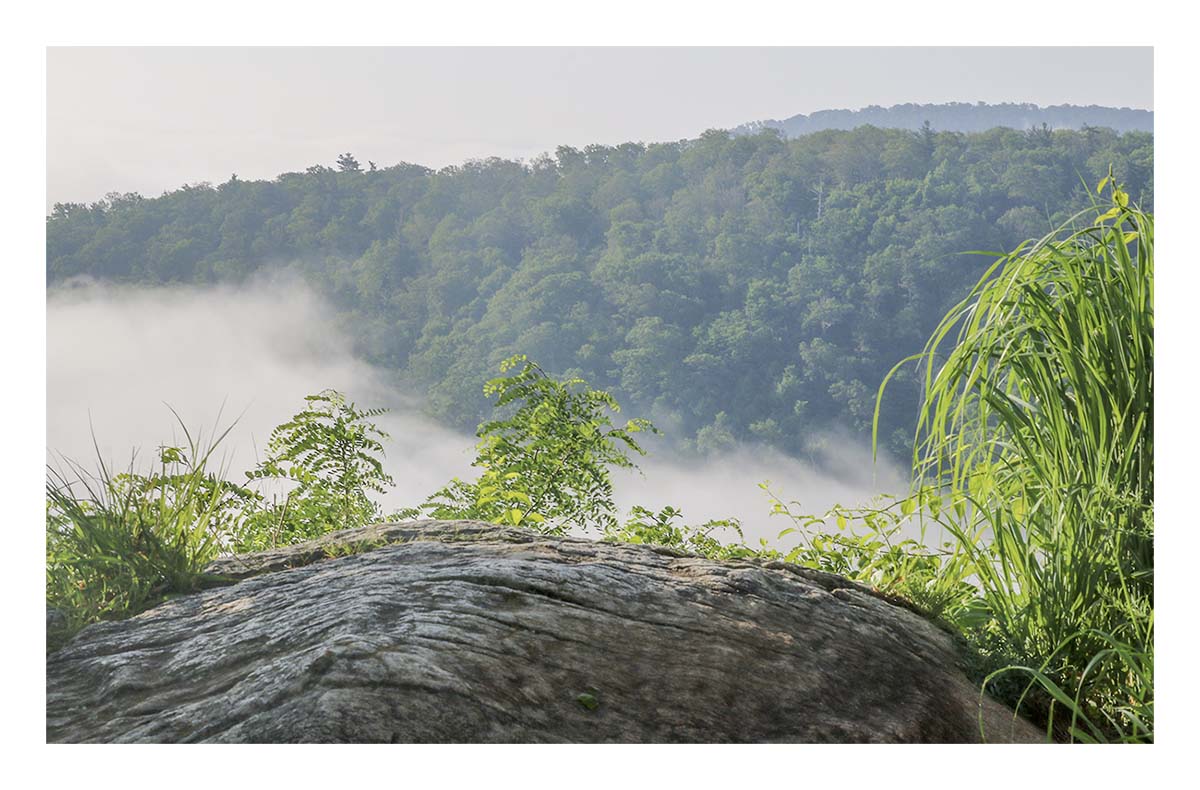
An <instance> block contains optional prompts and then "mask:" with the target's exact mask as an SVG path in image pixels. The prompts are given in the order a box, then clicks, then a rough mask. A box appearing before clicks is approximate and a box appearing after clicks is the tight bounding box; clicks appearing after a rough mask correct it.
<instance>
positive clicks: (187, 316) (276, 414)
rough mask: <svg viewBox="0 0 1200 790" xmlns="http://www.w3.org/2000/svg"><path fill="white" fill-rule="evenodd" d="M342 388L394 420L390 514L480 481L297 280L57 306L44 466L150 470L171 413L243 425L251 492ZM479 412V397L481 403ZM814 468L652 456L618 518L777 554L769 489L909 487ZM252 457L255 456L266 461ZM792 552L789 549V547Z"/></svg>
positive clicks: (78, 295)
mask: <svg viewBox="0 0 1200 790" xmlns="http://www.w3.org/2000/svg"><path fill="white" fill-rule="evenodd" d="M326 388H334V389H337V390H340V391H342V392H344V393H346V394H347V396H348V397H349V398H350V399H351V400H353V401H355V402H356V403H358V404H359V405H360V406H364V407H365V406H371V407H376V406H378V407H384V408H388V409H390V410H391V411H390V412H389V413H388V414H386V415H384V416H382V417H380V418H378V419H377V420H376V422H377V423H378V424H379V425H380V427H381V428H383V429H384V430H386V431H387V432H388V433H389V434H390V435H391V440H390V441H389V442H386V443H385V447H386V450H387V460H386V464H385V466H386V468H387V471H388V472H389V473H390V474H391V475H392V476H393V477H394V478H395V480H396V488H395V489H394V490H393V491H391V492H390V493H389V494H388V495H386V496H385V497H383V498H382V499H381V502H382V503H383V505H384V507H385V509H386V510H389V511H390V510H392V509H395V508H397V507H403V506H411V505H414V504H417V503H419V502H420V501H422V500H423V499H424V498H425V496H427V495H428V494H429V493H431V492H432V491H434V490H436V489H437V488H439V487H440V486H442V485H443V484H444V483H445V482H446V481H448V480H449V479H450V478H451V477H454V476H460V477H463V476H467V477H469V476H471V475H472V470H471V469H470V461H471V459H472V457H473V445H474V437H472V436H468V435H464V434H461V433H458V432H456V431H452V430H449V429H447V428H445V427H442V426H440V425H438V424H436V423H434V422H432V421H431V420H429V419H427V418H426V417H424V416H423V415H422V414H421V409H420V405H421V404H420V401H419V399H418V398H416V397H414V396H413V394H411V393H406V392H404V391H402V390H401V389H400V388H398V387H397V386H396V384H395V382H394V381H393V379H392V377H391V376H390V375H389V374H388V373H387V372H386V371H382V370H380V369H378V368H375V367H373V366H371V365H369V364H367V363H365V362H364V361H362V360H360V359H357V358H355V357H354V356H353V354H352V353H351V342H350V338H349V337H348V336H347V334H346V333H345V332H344V331H342V330H341V329H339V328H338V325H337V321H336V318H335V315H334V312H333V310H332V309H331V308H330V307H329V305H327V304H326V303H324V302H323V301H322V300H321V299H320V298H319V297H318V296H317V295H315V294H314V293H313V292H312V291H311V290H309V289H308V288H306V287H305V286H304V285H302V284H301V283H299V282H297V281H294V280H283V281H280V280H259V281H256V282H253V283H251V284H249V285H247V286H242V287H237V288H234V287H229V286H219V287H171V288H145V287H115V286H102V285H96V284H94V283H93V284H88V283H76V284H72V285H68V286H64V287H60V288H55V289H53V290H52V291H51V292H50V293H49V295H48V302H47V431H46V441H47V450H48V460H50V461H52V462H53V460H54V458H55V457H56V456H57V455H58V454H61V455H62V456H65V457H67V458H71V459H75V460H77V461H80V462H83V463H84V464H85V465H86V466H88V467H89V468H93V467H94V466H95V457H96V450H95V449H94V448H93V446H92V437H93V432H94V435H95V439H96V442H97V445H98V447H99V450H100V453H101V454H102V456H103V458H104V459H105V461H106V462H111V463H113V464H115V465H116V466H117V467H122V468H123V467H125V466H128V464H129V461H130V454H131V451H132V450H133V449H134V448H138V449H139V454H138V463H139V466H140V467H141V468H145V466H146V464H148V463H149V462H150V461H151V460H152V459H153V457H154V450H155V448H156V447H158V446H159V445H161V444H181V443H183V441H184V439H183V436H182V433H181V431H180V429H179V426H178V423H177V422H176V421H175V418H174V416H173V415H172V413H171V411H170V409H168V404H169V405H170V407H172V408H174V409H175V411H176V412H178V414H179V416H180V418H181V419H182V421H183V422H184V424H186V425H187V426H188V428H189V429H193V430H195V429H197V428H199V429H202V430H203V433H204V435H205V437H206V438H207V437H209V436H211V434H212V432H213V428H214V426H217V425H219V426H220V427H221V428H222V429H223V428H225V427H227V426H228V425H229V424H230V423H231V422H232V421H234V420H235V419H236V420H237V422H236V425H235V426H234V428H233V430H232V431H231V433H230V434H229V436H228V437H227V438H226V439H225V441H224V442H223V443H222V445H221V448H220V451H219V452H218V453H217V456H218V458H219V461H220V463H221V464H222V465H223V466H224V467H225V468H226V469H227V470H228V471H227V476H228V477H229V478H230V479H233V480H237V481H241V480H243V479H244V478H243V472H244V471H245V470H247V469H249V468H251V467H252V466H253V465H254V463H255V460H256V454H257V455H261V452H262V450H263V448H264V447H265V444H266V442H267V439H268V437H269V435H270V431H271V429H272V428H273V427H274V426H275V425H277V424H279V423H280V422H283V421H284V420H286V419H287V418H289V417H290V416H291V415H292V414H294V413H296V412H297V411H300V410H301V409H302V408H303V406H304V401H303V398H304V396H305V395H308V394H312V393H315V392H319V391H320V390H322V389H326ZM480 397H481V398H482V397H483V395H482V393H481V394H480ZM829 445H830V446H831V447H835V448H837V449H836V450H835V451H831V452H830V453H828V454H827V455H826V456H825V457H820V458H817V459H814V462H808V461H803V462H802V461H799V460H797V459H794V458H790V457H787V456H785V455H783V454H781V453H779V452H777V451H774V450H770V449H767V448H761V447H751V446H744V447H740V448H738V449H736V450H734V451H732V452H729V453H726V454H724V455H722V456H721V457H719V458H713V459H709V460H706V461H702V462H696V461H684V460H681V459H679V458H674V457H672V456H671V455H670V453H669V451H667V450H666V449H665V448H664V447H663V445H662V444H661V443H656V444H654V445H651V446H650V450H651V452H650V455H649V456H648V457H647V458H645V459H643V460H642V462H641V467H642V472H643V474H637V473H632V472H624V471H621V472H619V473H617V474H616V475H614V482H615V485H616V489H617V501H618V504H619V505H621V506H622V508H623V509H628V507H629V506H631V505H633V504H641V505H644V506H646V507H651V508H654V509H658V508H661V507H663V506H665V505H668V504H671V505H674V506H675V507H677V508H679V509H681V510H682V511H683V512H684V514H685V516H686V518H687V521H688V522H689V523H692V522H695V523H698V522H702V521H705V520H707V519H711V518H724V517H729V516H732V517H737V518H740V519H741V520H742V521H743V523H744V525H745V527H746V537H747V538H748V539H750V540H752V541H757V539H758V538H759V537H767V538H769V539H773V538H774V537H775V535H776V534H777V533H778V532H779V531H780V530H782V529H784V528H785V527H786V526H788V524H786V523H784V522H782V521H780V520H779V519H778V518H776V519H769V518H768V517H767V513H768V511H769V507H768V504H767V498H766V496H765V494H763V492H762V491H761V490H759V488H758V484H759V483H761V482H763V481H765V480H770V481H771V483H772V489H773V490H774V491H775V493H777V494H778V495H780V496H781V497H783V498H784V499H787V500H793V499H795V500H799V501H800V502H801V503H802V505H803V506H804V509H805V510H806V511H807V512H823V511H824V510H825V509H826V508H828V507H829V506H830V505H832V504H834V503H837V502H840V503H843V504H847V505H851V504H857V503H860V502H864V501H866V500H867V499H869V498H870V497H871V496H873V495H874V494H875V493H877V492H879V491H887V492H897V491H900V490H902V489H903V487H904V483H905V479H904V477H903V475H902V474H901V472H900V471H899V470H897V469H895V468H891V467H875V466H873V465H872V463H871V459H870V453H869V451H868V450H867V448H864V447H861V446H855V445H854V444H852V443H851V442H849V441H848V440H840V441H831V442H829ZM256 448H257V453H256ZM785 542H786V541H785Z"/></svg>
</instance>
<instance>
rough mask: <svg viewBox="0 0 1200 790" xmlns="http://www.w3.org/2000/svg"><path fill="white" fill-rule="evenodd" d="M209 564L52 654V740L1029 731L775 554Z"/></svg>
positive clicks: (410, 545)
mask: <svg viewBox="0 0 1200 790" xmlns="http://www.w3.org/2000/svg"><path fill="white" fill-rule="evenodd" d="M350 552H354V553H350ZM210 570H211V571H213V572H215V573H221V574H224V575H227V576H231V577H236V578H240V579H241V580H240V581H238V582H237V583H236V584H233V585H231V586H228V587H222V588H219V589H214V590H208V591H206V592H202V593H197V594H194V595H189V596H184V597H181V598H177V599H174V600H172V601H169V602H167V603H164V604H162V605H160V606H158V607H156V608H154V609H152V610H150V611H148V612H145V613H143V614H141V615H139V616H137V617H133V618H131V619H129V620H125V621H122V622H113V623H100V624H96V625H92V626H89V627H88V628H86V629H84V630H83V631H82V632H80V634H79V635H78V636H77V637H76V638H75V639H74V640H72V641H71V642H70V643H69V644H67V645H66V646H65V647H63V648H62V649H60V650H58V651H56V652H55V653H53V654H51V655H50V656H48V658H47V665H46V671H47V688H46V704H47V711H46V713H47V739H48V740H49V741H52V742H58V741H65V742H80V741H101V742H113V741H137V742H201V741H219V742H412V741H435V742H436V741H454V742H463V741H466V742H495V741H500V742H549V741H571V742H604V741H620V742H661V741H697V742H724V741H785V742H788V741H791V742H915V741H923V742H961V741H978V740H980V714H981V712H982V717H983V724H984V733H985V735H986V739H987V740H992V741H1009V740H1020V741H1034V740H1039V733H1038V732H1037V731H1036V730H1035V729H1034V728H1032V727H1031V726H1030V725H1028V724H1027V723H1025V722H1024V721H1022V720H1020V719H1016V720H1014V718H1013V716H1012V713H1011V711H1009V710H1007V709H1006V708H1004V707H1003V706H1001V705H999V704H998V703H996V702H993V701H992V700H990V699H985V700H984V701H983V705H982V707H980V697H979V692H978V688H977V686H975V685H974V684H972V683H970V682H969V681H968V680H967V678H966V677H965V676H964V675H963V673H962V671H961V670H960V669H959V668H958V667H957V666H956V661H957V660H958V655H957V653H956V651H955V647H954V643H953V641H952V639H951V638H950V637H949V636H948V635H947V634H946V633H944V632H943V631H941V630H939V629H938V628H937V627H935V626H934V625H932V624H930V623H929V622H927V621H926V620H924V619H922V618H921V617H919V616H918V615H916V614H914V613H913V612H910V611H908V610H906V609H904V608H901V607H898V606H894V605H892V604H890V603H888V602H886V601H884V600H881V599H880V598H879V597H876V596H874V595H872V594H871V593H870V592H869V591H867V590H864V589H863V588H861V587H858V586H857V585H854V584H852V583H851V582H847V581H846V580H844V579H841V578H839V577H836V576H831V575H829V574H825V573H820V572H817V571H810V570H806V569H800V568H796V567H794V566H789V565H784V564H782V563H767V564H761V563H759V564H755V563H739V562H729V563H719V562H713V561H709V560H705V559H700V558H696V557H692V556H685V555H681V554H678V553H674V552H668V551H665V550H661V549H659V550H656V549H653V548H648V547H644V546H631V545H615V544H607V543H599V542H592V541H587V540H581V539H571V538H547V537H543V536H540V535H537V534H534V533H530V532H525V531H520V530H507V529H501V528H497V527H493V526H490V525H486V524H478V523H473V522H420V523H409V524H403V525H401V524H391V525H379V526H375V527H366V528H364V529H361V530H349V531H346V532H341V533H335V534H333V535H330V536H326V538H324V539H322V540H321V541H315V542H313V543H309V544H303V545H300V546H294V547H289V548H287V549H281V550H276V551H272V552H263V553H261V554H255V555H249V556H247V557H243V558H240V559H238V558H232V559H227V560H222V561H220V562H218V563H215V564H214V565H213V566H212V567H211V568H210Z"/></svg>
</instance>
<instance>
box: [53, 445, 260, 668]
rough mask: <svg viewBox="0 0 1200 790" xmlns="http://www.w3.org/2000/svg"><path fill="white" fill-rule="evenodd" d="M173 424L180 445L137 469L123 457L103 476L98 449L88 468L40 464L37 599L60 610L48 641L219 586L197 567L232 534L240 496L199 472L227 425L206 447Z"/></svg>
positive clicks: (227, 485) (241, 493)
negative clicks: (42, 538) (42, 564)
mask: <svg viewBox="0 0 1200 790" xmlns="http://www.w3.org/2000/svg"><path fill="white" fill-rule="evenodd" d="M180 425H181V426H183V423H182V422H180ZM183 430H184V434H185V436H186V439H187V446H186V447H164V448H160V451H159V457H158V463H157V467H156V468H153V469H151V470H150V473H149V474H147V475H143V474H138V473H136V472H135V471H134V468H133V463H132V462H131V464H130V468H129V470H128V471H126V472H122V473H119V474H113V473H112V471H111V470H110V469H109V467H108V465H106V464H105V463H104V460H103V457H102V456H101V455H100V453H99V449H98V448H97V458H98V469H97V471H95V472H91V471H88V470H87V469H86V468H85V467H83V466H82V465H81V464H79V463H78V462H75V461H71V460H67V459H64V460H63V462H62V464H61V465H60V467H58V468H55V467H47V477H46V603H47V606H49V607H51V608H53V609H55V610H56V611H57V612H58V613H59V615H60V616H61V617H60V618H59V619H57V621H56V622H57V624H56V627H55V628H54V629H52V631H51V632H50V633H48V634H47V639H48V645H49V646H50V647H53V646H55V645H57V644H60V643H61V642H62V641H64V640H65V639H67V638H69V637H70V636H71V635H72V634H73V633H74V632H76V631H77V630H79V629H80V628H81V627H83V626H84V625H87V624H88V623H91V622H96V621H98V620H108V619H118V618H121V617H127V616H130V615H132V614H136V613H138V612H139V611H142V610H144V609H146V608H148V607H150V606H152V605H154V604H155V603H158V602H159V601H161V600H163V598H164V597H166V596H169V595H171V594H177V593H186V592H191V591H194V590H197V589H200V588H202V587H205V586H209V585H211V584H214V583H220V582H221V580H220V579H217V578H215V577H211V576H207V575H205V573H204V567H205V566H206V565H207V564H208V563H209V562H210V561H211V560H212V559H213V558H214V557H216V556H217V554H218V553H219V552H220V551H221V549H222V544H223V542H224V541H226V540H227V539H228V537H229V536H230V535H231V534H232V532H233V530H234V528H235V523H234V522H235V521H236V519H237V518H238V516H237V512H238V511H237V508H236V507H235V505H237V504H238V503H239V502H240V501H241V498H242V497H243V496H244V495H246V494H248V492H245V491H244V490H242V489H239V488H238V487H236V486H233V485H232V484H230V483H227V482H225V481H224V480H223V479H222V477H221V475H220V474H217V473H213V472H210V471H208V464H209V461H210V459H211V456H212V453H213V451H214V450H215V448H216V446H217V444H218V443H219V442H220V441H221V440H222V439H223V438H224V437H225V435H227V434H228V430H226V431H225V433H223V434H221V436H219V437H217V438H216V440H215V441H212V442H210V443H209V444H208V445H207V446H202V445H201V443H200V441H199V440H198V438H197V439H193V437H192V436H191V434H190V433H188V432H187V428H186V426H183Z"/></svg>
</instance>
